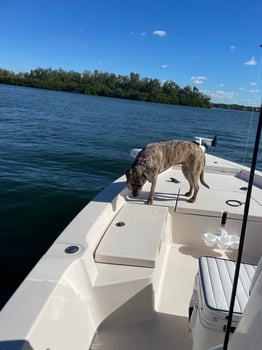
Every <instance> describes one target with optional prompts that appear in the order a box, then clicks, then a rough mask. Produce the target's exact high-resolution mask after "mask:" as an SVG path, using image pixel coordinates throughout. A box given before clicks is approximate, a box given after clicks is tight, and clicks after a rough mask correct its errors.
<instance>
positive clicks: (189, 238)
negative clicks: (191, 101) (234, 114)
mask: <svg viewBox="0 0 262 350" xmlns="http://www.w3.org/2000/svg"><path fill="white" fill-rule="evenodd" d="M198 140H202V138H198ZM132 154H134V155H135V154H136V152H135V151H133V152H132ZM250 176H251V170H250V168H248V167H245V166H242V165H240V164H237V163H234V162H231V161H229V160H225V159H223V158H220V157H217V156H215V153H206V166H205V181H206V182H207V183H208V185H209V186H210V188H209V189H208V188H205V187H203V186H201V187H200V190H199V193H198V198H197V200H196V202H195V203H189V202H187V199H186V197H185V196H183V193H185V192H186V191H187V190H188V188H187V186H188V185H187V182H186V180H185V178H184V177H183V174H182V172H181V168H180V166H179V165H178V166H174V167H171V168H170V169H168V170H166V171H165V172H163V173H161V174H160V175H159V177H158V182H157V186H156V190H155V196H154V202H153V204H152V205H146V204H145V202H146V199H147V196H148V192H149V190H150V187H149V186H150V184H149V183H146V184H145V186H144V188H143V191H142V192H141V194H140V195H139V196H138V197H137V198H133V197H132V195H131V193H130V191H129V190H128V189H127V187H126V185H125V182H126V178H125V176H124V175H123V176H121V177H120V178H118V179H117V180H115V181H114V182H113V183H111V184H110V185H109V186H108V187H107V188H105V189H104V190H103V191H102V192H101V193H99V194H98V195H97V196H96V197H95V198H94V199H93V200H92V201H91V202H89V203H88V204H87V205H86V206H85V207H84V208H83V209H82V211H81V212H80V213H79V214H78V215H77V216H76V217H75V218H74V219H73V221H72V222H71V223H70V224H69V225H68V226H67V227H66V228H65V230H64V231H63V232H62V233H61V234H60V235H59V237H58V238H57V239H56V241H55V242H54V243H53V244H52V246H51V247H50V248H49V249H48V251H47V252H46V253H45V254H44V256H43V257H42V258H41V259H40V260H39V262H38V263H37V264H36V265H35V267H34V268H33V269H32V271H31V272H30V273H29V274H28V276H27V277H26V278H25V280H24V281H23V282H22V284H21V285H20V286H19V287H18V289H17V290H16V291H15V292H14V294H13V296H12V297H11V298H10V299H9V301H8V302H7V303H6V305H5V306H4V308H3V309H2V310H1V313H0V349H1V350H3V349H5V350H11V349H12V350H14V349H15V350H32V349H33V350H47V349H49V350H87V349H90V350H98V349H99V350H100V349H106V350H120V349H121V350H122V349H126V350H129V349H130V350H131V349H132V350H133V349H141V350H144V349H150V350H156V349H165V350H171V349H172V350H174V349H179V350H189V349H193V350H211V349H213V350H214V349H216V350H218V349H225V346H224V339H225V336H226V334H228V338H229V341H228V349H230V350H236V349H237V350H244V349H245V350H246V349H247V348H248V349H251V350H252V349H260V348H261V345H262V332H261V324H262V298H261V293H262V292H261V290H262V273H260V271H261V265H262V263H261V261H260V257H261V252H262V238H261V234H262V172H260V171H255V172H254V176H253V182H252V195H251V197H250V203H249V208H248V216H247V224H246V233H245V241H244V246H242V254H241V261H240V262H239V264H238V265H237V263H238V260H239V249H240V244H241V239H242V236H241V233H242V227H243V216H244V215H245V208H246V203H247V194H248V191H249V188H250V187H249V184H250V182H249V181H250ZM237 266H239V273H238V274H237V289H236V293H235V296H234V295H233V294H234V293H233V291H234V281H235V279H234V276H236V271H237ZM234 274H235V275H234ZM233 297H234V298H233ZM232 300H234V301H233V302H232ZM232 305H233V309H232ZM230 308H231V309H232V312H231V322H230V323H229V324H228V321H229V319H230V316H229V315H230Z"/></svg>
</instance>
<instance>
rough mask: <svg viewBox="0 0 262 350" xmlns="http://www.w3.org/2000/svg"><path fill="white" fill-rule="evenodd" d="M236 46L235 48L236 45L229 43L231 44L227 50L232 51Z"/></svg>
mask: <svg viewBox="0 0 262 350" xmlns="http://www.w3.org/2000/svg"><path fill="white" fill-rule="evenodd" d="M236 48H237V47H236V46H235V45H231V46H230V47H229V50H230V51H232V52H234V51H235V49H236Z"/></svg>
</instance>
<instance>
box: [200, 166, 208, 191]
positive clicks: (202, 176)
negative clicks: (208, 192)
mask: <svg viewBox="0 0 262 350" xmlns="http://www.w3.org/2000/svg"><path fill="white" fill-rule="evenodd" d="M200 182H201V184H202V185H204V186H205V187H207V188H209V186H208V184H207V183H206V182H205V180H204V169H203V170H202V171H201V174H200Z"/></svg>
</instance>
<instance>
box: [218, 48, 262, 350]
mask: <svg viewBox="0 0 262 350" xmlns="http://www.w3.org/2000/svg"><path fill="white" fill-rule="evenodd" d="M260 47H262V44H261V45H260ZM261 128H262V103H261V107H260V112H259V118H258V125H257V133H256V139H255V145H254V151H253V158H252V163H251V168H250V174H249V181H248V189H247V196H246V202H245V207H244V215H243V221H242V227H241V234H240V241H239V249H238V255H237V261H236V268H235V275H234V281H233V287H232V294H231V301H230V307H229V313H228V321H227V328H226V334H225V339H224V345H223V350H227V347H228V342H229V336H230V332H231V325H232V319H233V313H234V305H235V299H236V292H237V284H238V277H239V270H240V265H241V260H242V254H243V248H244V242H245V234H246V226H247V220H248V213H249V207H250V200H251V194H252V187H253V182H254V175H255V170H256V163H257V155H258V150H259V141H260V136H261Z"/></svg>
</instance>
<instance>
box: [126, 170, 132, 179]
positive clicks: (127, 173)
mask: <svg viewBox="0 0 262 350" xmlns="http://www.w3.org/2000/svg"><path fill="white" fill-rule="evenodd" d="M131 175H132V169H128V170H127V171H126V179H127V181H129V179H130V177H131Z"/></svg>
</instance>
